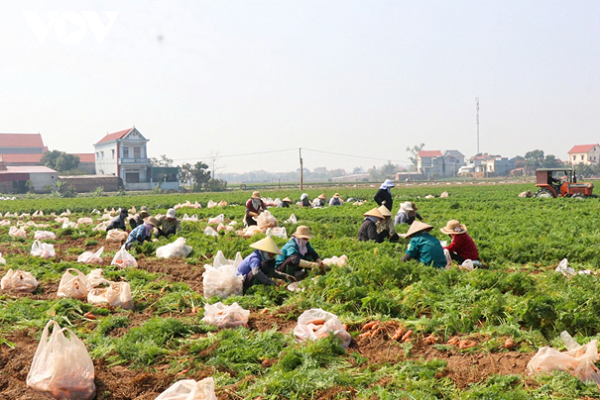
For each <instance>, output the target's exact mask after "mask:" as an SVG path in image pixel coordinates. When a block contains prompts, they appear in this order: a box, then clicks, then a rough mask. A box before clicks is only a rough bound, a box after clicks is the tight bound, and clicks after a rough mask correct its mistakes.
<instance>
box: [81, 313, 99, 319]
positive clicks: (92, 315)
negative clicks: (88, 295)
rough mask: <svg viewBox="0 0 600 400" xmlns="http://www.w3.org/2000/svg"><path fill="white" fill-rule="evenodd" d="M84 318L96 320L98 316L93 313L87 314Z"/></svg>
mask: <svg viewBox="0 0 600 400" xmlns="http://www.w3.org/2000/svg"><path fill="white" fill-rule="evenodd" d="M83 316H84V317H86V318H87V319H96V316H95V315H94V314H92V312H91V311H88V312H86V313H85V314H83Z"/></svg>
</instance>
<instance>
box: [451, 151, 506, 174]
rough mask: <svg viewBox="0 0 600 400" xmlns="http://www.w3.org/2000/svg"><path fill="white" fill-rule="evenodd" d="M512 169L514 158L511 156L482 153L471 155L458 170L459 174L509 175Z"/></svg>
mask: <svg viewBox="0 0 600 400" xmlns="http://www.w3.org/2000/svg"><path fill="white" fill-rule="evenodd" d="M513 169H515V160H514V159H512V158H511V159H509V158H507V157H501V156H494V155H489V154H482V155H479V156H474V157H471V158H470V159H469V161H468V163H467V165H466V166H465V167H462V168H461V169H460V170H459V175H469V174H481V176H504V175H509V174H510V171H511V170H513Z"/></svg>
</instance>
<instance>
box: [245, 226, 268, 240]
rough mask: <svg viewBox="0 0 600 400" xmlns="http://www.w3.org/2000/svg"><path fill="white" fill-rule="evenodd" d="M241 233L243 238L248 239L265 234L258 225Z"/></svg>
mask: <svg viewBox="0 0 600 400" xmlns="http://www.w3.org/2000/svg"><path fill="white" fill-rule="evenodd" d="M240 232H241V234H242V236H243V237H245V238H246V239H248V238H251V237H252V236H254V235H256V234H257V233H263V231H262V230H261V229H260V228H259V227H258V226H256V225H251V226H249V227H247V228H245V229H244V230H242V231H240Z"/></svg>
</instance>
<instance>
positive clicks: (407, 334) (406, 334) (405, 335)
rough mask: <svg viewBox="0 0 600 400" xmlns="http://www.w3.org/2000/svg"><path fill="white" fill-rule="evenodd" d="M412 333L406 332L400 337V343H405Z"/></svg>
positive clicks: (410, 331)
mask: <svg viewBox="0 0 600 400" xmlns="http://www.w3.org/2000/svg"><path fill="white" fill-rule="evenodd" d="M412 333H413V331H412V330H410V329H409V330H407V331H406V333H405V334H404V336H402V339H401V340H402V341H403V342H406V339H408V338H409V337H410V335H412Z"/></svg>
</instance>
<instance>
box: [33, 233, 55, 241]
mask: <svg viewBox="0 0 600 400" xmlns="http://www.w3.org/2000/svg"><path fill="white" fill-rule="evenodd" d="M33 238H34V239H35V240H46V239H56V234H55V233H54V232H48V231H35V233H34V234H33Z"/></svg>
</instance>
